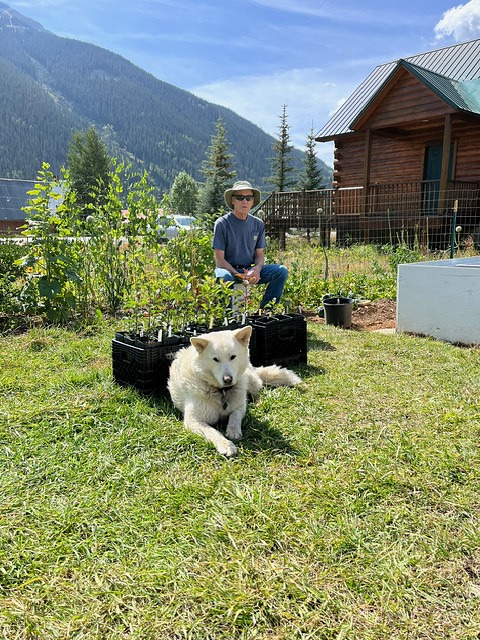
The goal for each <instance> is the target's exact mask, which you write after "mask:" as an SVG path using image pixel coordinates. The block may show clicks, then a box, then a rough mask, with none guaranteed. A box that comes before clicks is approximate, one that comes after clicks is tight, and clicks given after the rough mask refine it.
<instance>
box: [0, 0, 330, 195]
mask: <svg viewBox="0 0 480 640" xmlns="http://www.w3.org/2000/svg"><path fill="white" fill-rule="evenodd" d="M0 87H1V94H2V112H3V116H4V122H7V123H9V126H2V127H1V128H0V149H1V150H2V153H1V154H0V177H2V178H9V177H11V178H24V179H34V178H35V177H36V175H37V172H38V170H39V169H40V168H41V166H42V163H43V162H48V163H49V164H50V166H51V168H52V170H53V171H54V172H55V173H57V172H58V171H59V169H60V167H61V166H62V165H64V164H65V163H66V155H67V150H68V145H69V143H70V141H71V139H72V135H73V133H74V132H75V131H84V130H86V129H87V128H88V126H89V125H90V124H94V125H95V127H96V128H97V131H98V132H99V133H100V135H101V136H102V140H103V141H104V143H105V144H106V147H107V149H108V152H109V154H110V155H111V156H113V157H115V158H117V159H118V160H119V161H125V162H126V163H127V164H131V165H132V166H133V169H134V170H135V171H137V172H143V170H144V169H146V170H147V171H148V173H149V175H150V177H151V179H152V181H153V182H154V183H155V185H156V186H157V187H158V188H159V190H161V191H166V190H168V189H170V187H171V186H172V183H173V180H174V178H175V176H176V175H177V174H178V173H179V172H180V171H182V170H183V171H186V172H187V173H188V174H190V175H192V176H193V177H194V178H195V179H196V180H202V175H201V174H200V173H199V168H200V166H201V163H202V161H204V160H205V157H206V156H205V153H206V151H207V149H208V147H209V146H210V143H211V138H212V136H213V135H215V133H216V129H215V124H216V122H217V120H218V118H219V117H221V118H222V120H223V122H224V125H225V129H226V132H227V141H228V142H229V144H230V153H232V155H233V160H234V161H235V165H234V169H235V170H236V171H237V175H238V176H239V177H242V178H245V179H249V180H251V181H253V182H255V183H256V184H257V185H259V186H260V187H262V186H263V188H265V184H264V182H265V178H266V176H269V175H270V174H271V166H270V158H271V157H272V155H274V153H273V149H272V144H273V143H274V142H275V139H274V138H273V137H272V136H270V135H268V134H266V133H265V132H264V131H262V130H261V129H260V128H259V127H257V126H256V125H254V124H253V123H251V122H250V121H248V120H246V119H244V118H241V117H240V116H238V115H237V114H235V113H234V112H233V111H231V110H229V109H226V108H224V107H220V106H218V105H214V104H211V103H209V102H206V101H205V100H202V99H200V98H198V97H196V96H195V95H193V94H192V93H189V92H188V91H184V90H183V89H179V88H178V87H175V86H173V85H171V84H168V83H166V82H163V81H161V80H158V79H157V78H155V77H154V76H153V75H151V74H149V73H147V72H146V71H143V70H142V69H140V68H139V67H136V66H135V65H133V64H132V63H130V62H129V61H128V60H126V59H125V58H123V57H121V56H119V55H117V54H115V53H112V52H110V51H107V50H106V49H102V48H100V47H97V46H94V45H91V44H87V43H84V42H80V41H78V40H72V39H67V38H61V37H59V36H56V35H55V34H53V33H51V32H49V31H46V30H45V29H44V28H43V27H42V26H41V25H40V24H38V23H37V22H35V21H33V20H31V19H29V18H27V17H25V16H23V15H22V14H21V13H18V12H16V11H14V10H13V9H10V8H9V7H8V6H7V5H6V4H4V3H1V2H0ZM277 108H278V110H279V112H280V110H281V105H277ZM308 133H309V132H308V131H306V132H305V139H306V137H307V135H308ZM303 158H304V153H303V152H302V151H300V150H298V149H294V150H293V151H292V155H291V159H292V163H294V164H295V166H298V167H299V168H302V167H303ZM319 164H320V166H321V167H322V170H323V169H324V171H325V176H326V178H327V181H328V180H329V178H330V175H331V169H330V168H329V167H327V165H325V164H324V163H323V162H321V161H319Z"/></svg>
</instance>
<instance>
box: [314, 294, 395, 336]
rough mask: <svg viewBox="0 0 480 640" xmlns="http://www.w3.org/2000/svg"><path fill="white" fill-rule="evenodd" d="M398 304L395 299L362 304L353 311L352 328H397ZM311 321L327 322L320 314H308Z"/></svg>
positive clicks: (365, 329) (362, 329)
mask: <svg viewBox="0 0 480 640" xmlns="http://www.w3.org/2000/svg"><path fill="white" fill-rule="evenodd" d="M396 313H397V304H396V302H395V300H375V301H373V302H369V303H368V304H365V305H363V304H362V305H361V306H359V307H358V308H357V309H354V310H353V311H352V329H356V330H358V331H376V330H377V329H395V326H396ZM307 320H308V321H309V322H320V323H325V319H324V318H321V317H319V316H318V315H314V314H312V315H310V316H308V314H307Z"/></svg>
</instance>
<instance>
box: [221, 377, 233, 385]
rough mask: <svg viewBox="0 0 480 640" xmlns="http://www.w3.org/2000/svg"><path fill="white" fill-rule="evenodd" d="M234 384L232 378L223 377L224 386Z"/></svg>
mask: <svg viewBox="0 0 480 640" xmlns="http://www.w3.org/2000/svg"><path fill="white" fill-rule="evenodd" d="M232 382H233V378H232V376H223V383H224V384H232Z"/></svg>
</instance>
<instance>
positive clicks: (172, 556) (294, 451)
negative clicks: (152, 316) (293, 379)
mask: <svg viewBox="0 0 480 640" xmlns="http://www.w3.org/2000/svg"><path fill="white" fill-rule="evenodd" d="M308 331H309V364H308V365H307V366H305V367H301V368H299V369H298V372H299V373H300V375H301V376H302V378H303V379H304V382H303V383H302V385H301V386H300V387H297V388H293V389H289V388H288V389H287V388H281V389H274V390H273V389H271V390H264V391H263V392H262V395H261V398H260V400H259V402H258V403H257V404H255V405H250V407H249V411H248V414H247V417H246V421H245V439H244V440H243V442H242V443H241V444H240V455H239V457H238V458H235V459H234V460H225V459H223V458H222V457H221V456H219V455H218V454H217V453H216V452H215V451H214V449H213V447H211V446H210V445H208V444H207V443H206V442H204V441H203V440H201V439H199V438H197V437H195V436H193V435H191V434H189V433H187V432H185V431H184V430H183V428H182V423H181V419H180V417H179V415H178V414H177V413H176V412H175V411H174V410H172V408H171V407H170V405H169V404H168V403H166V402H160V401H155V400H152V399H148V398H143V397H141V396H140V395H138V394H137V393H136V392H135V391H133V390H130V389H125V388H121V387H118V386H116V385H115V384H114V383H113V381H112V378H111V358H110V340H111V337H112V335H113V329H108V328H107V329H103V330H102V332H101V336H100V337H92V336H89V335H83V336H80V335H78V334H73V333H69V332H68V331H64V330H58V329H55V330H54V329H52V330H34V331H31V332H30V333H26V334H24V335H21V336H13V337H4V338H0V469H1V474H0V637H1V638H6V639H8V640H13V639H27V638H28V639H37V638H38V639H42V640H43V639H51V638H62V639H64V638H75V639H84V638H85V639H87V638H88V639H93V638H95V639H104V638H115V639H116V638H119V639H120V638H122V639H125V638H129V639H130V638H135V639H138V640H150V639H151V640H159V639H164V638H165V639H189V638H191V639H198V640H209V639H217V638H218V639H219V638H225V639H227V638H228V639H232V638H238V639H253V638H261V639H268V640H274V639H275V640H277V639H280V638H281V639H286V640H287V639H288V640H291V639H296V638H298V639H307V638H316V639H317V638H318V639H325V640H327V639H334V638H335V639H340V638H342V639H352V640H354V639H355V640H357V639H362V640H363V639H369V640H371V639H374V638H375V639H391V638H400V639H403V638H406V639H407V638H408V639H409V640H410V639H417V638H418V639H422V640H424V639H425V640H426V639H442V640H444V639H446V638H451V639H452V640H453V639H454V640H464V639H467V638H478V637H480V636H479V634H480V518H479V516H480V446H479V442H480V419H479V415H480V411H479V409H480V405H479V398H480V349H467V348H460V347H456V346H453V345H449V344H444V343H441V342H436V341H434V340H432V339H427V338H415V337H411V336H385V335H381V334H376V333H367V332H365V333H360V332H354V331H345V330H342V329H337V328H335V327H332V326H325V325H308Z"/></svg>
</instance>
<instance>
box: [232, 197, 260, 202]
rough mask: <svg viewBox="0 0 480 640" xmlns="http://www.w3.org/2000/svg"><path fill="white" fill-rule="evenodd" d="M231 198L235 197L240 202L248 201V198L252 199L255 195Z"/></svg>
mask: <svg viewBox="0 0 480 640" xmlns="http://www.w3.org/2000/svg"><path fill="white" fill-rule="evenodd" d="M232 198H235V200H238V201H239V202H242V200H246V201H247V202H250V200H253V199H254V198H255V196H232Z"/></svg>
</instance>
